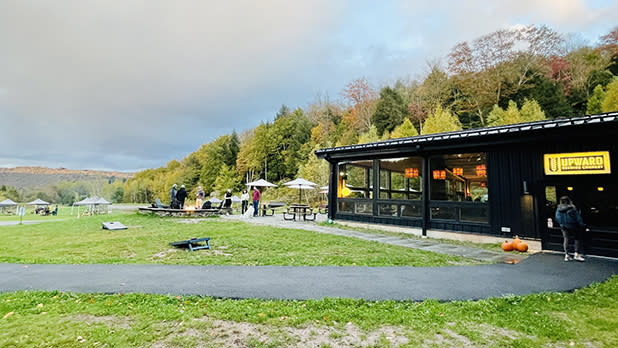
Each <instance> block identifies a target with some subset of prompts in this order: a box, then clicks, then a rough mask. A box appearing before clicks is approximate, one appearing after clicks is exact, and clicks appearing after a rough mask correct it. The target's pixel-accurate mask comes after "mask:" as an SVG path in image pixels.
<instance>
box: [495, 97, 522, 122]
mask: <svg viewBox="0 0 618 348" xmlns="http://www.w3.org/2000/svg"><path fill="white" fill-rule="evenodd" d="M521 122H522V119H521V114H520V113H519V110H518V109H517V103H515V102H514V101H512V100H511V101H509V106H508V108H507V109H506V110H503V109H502V108H501V107H499V106H498V105H494V108H493V109H492V110H491V112H490V113H489V115H488V116H487V125H488V126H504V125H507V124H514V123H521Z"/></svg>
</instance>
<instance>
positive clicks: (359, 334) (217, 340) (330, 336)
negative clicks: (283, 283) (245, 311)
mask: <svg viewBox="0 0 618 348" xmlns="http://www.w3.org/2000/svg"><path fill="white" fill-rule="evenodd" d="M204 321H205V322H206V323H207V324H208V325H207V328H205V329H194V328H187V329H184V330H183V331H182V332H177V333H172V334H171V335H169V336H168V337H166V338H165V339H164V340H161V341H158V342H155V343H154V344H153V345H152V347H153V348H169V347H176V346H177V343H176V342H178V341H182V340H184V339H186V338H190V339H191V341H192V342H195V345H194V346H195V347H212V346H220V347H247V346H254V345H256V343H257V344H259V345H266V346H286V347H299V348H300V347H303V348H304V347H316V348H317V347H333V348H336V347H350V346H354V347H373V346H375V345H378V344H380V343H385V342H388V344H389V345H390V346H391V347H398V346H401V345H403V344H407V343H409V339H408V338H407V337H406V335H405V329H404V328H398V327H392V326H385V327H381V328H379V329H377V330H372V331H369V332H365V331H363V330H361V329H360V328H359V327H358V326H356V325H354V324H352V323H348V324H346V325H343V326H336V327H333V326H307V327H301V328H294V327H273V326H270V325H262V324H253V323H247V322H240V323H239V322H234V321H227V320H211V319H208V318H204V319H197V320H194V322H195V323H194V324H196V323H199V322H202V323H203V322H204ZM169 325H170V326H173V325H174V324H172V323H169ZM191 325H192V323H187V326H191Z"/></svg>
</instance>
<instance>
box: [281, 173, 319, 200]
mask: <svg viewBox="0 0 618 348" xmlns="http://www.w3.org/2000/svg"><path fill="white" fill-rule="evenodd" d="M283 185H285V186H287V187H289V188H297V189H298V203H300V202H301V200H302V197H301V192H302V190H315V187H314V186H318V184H316V183H314V182H311V181H309V180H306V179H303V178H298V179H294V180H292V181H288V182H286V183H284V184H283Z"/></svg>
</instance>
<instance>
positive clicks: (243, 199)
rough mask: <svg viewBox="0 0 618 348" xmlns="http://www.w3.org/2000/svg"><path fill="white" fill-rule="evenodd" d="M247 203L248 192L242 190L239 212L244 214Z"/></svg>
mask: <svg viewBox="0 0 618 348" xmlns="http://www.w3.org/2000/svg"><path fill="white" fill-rule="evenodd" d="M248 205H249V193H248V192H247V190H242V194H241V195H240V211H241V214H244V213H245V212H246V211H247V208H248Z"/></svg>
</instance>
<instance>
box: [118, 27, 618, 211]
mask: <svg viewBox="0 0 618 348" xmlns="http://www.w3.org/2000/svg"><path fill="white" fill-rule="evenodd" d="M406 73H407V72H405V71H402V75H405V74H406ZM616 76H618V27H617V28H615V29H614V30H613V31H612V32H610V33H608V34H607V35H605V36H602V37H601V38H599V40H598V42H597V43H595V44H594V45H588V44H585V43H581V42H580V41H578V40H577V39H575V38H573V37H572V36H569V35H564V34H561V33H558V32H555V31H554V30H552V29H551V28H548V27H534V26H530V27H522V28H518V29H511V30H499V31H496V32H493V33H490V34H487V35H484V36H482V37H479V38H477V39H475V40H473V41H470V42H461V43H459V44H457V45H456V46H455V47H453V48H452V50H451V51H450V52H449V53H448V55H447V56H446V57H443V59H442V62H441V63H434V64H429V65H428V67H427V73H426V74H425V76H423V77H422V78H419V79H417V80H399V81H396V82H394V83H392V84H389V85H384V86H380V87H379V88H377V87H376V86H371V84H370V83H369V82H368V81H367V80H366V79H364V78H359V79H357V80H355V81H351V82H350V83H349V84H347V85H346V86H343V87H342V91H341V99H340V100H330V99H324V98H317V99H316V100H313V101H310V102H309V103H308V105H307V106H306V107H304V108H301V107H297V108H295V109H290V108H288V107H287V106H285V105H284V106H282V107H281V109H280V110H279V111H278V112H277V113H276V115H274V118H273V120H272V121H265V122H262V123H261V124H260V125H259V126H257V127H255V128H254V129H249V130H246V131H244V132H242V133H240V134H237V133H235V132H234V133H232V134H226V135H222V136H221V137H219V138H218V139H216V140H214V141H212V142H210V143H206V144H204V145H202V146H201V147H200V148H199V149H198V150H197V151H195V152H193V153H191V154H189V155H188V156H186V157H185V158H183V159H181V160H172V161H170V162H169V163H168V164H167V165H166V166H165V167H161V168H157V169H149V170H145V171H142V172H139V173H137V174H136V176H135V177H134V178H133V179H131V180H128V181H127V182H126V184H125V185H124V197H123V199H124V200H125V201H127V202H147V201H148V202H149V201H153V200H154V199H155V198H156V197H160V198H161V199H162V200H163V201H167V200H168V199H169V198H168V193H167V192H168V191H169V188H170V187H171V186H172V184H174V183H177V184H179V185H180V184H184V185H186V186H187V190H188V191H195V189H196V187H197V186H198V185H201V186H203V187H204V189H205V191H206V192H209V193H213V192H214V193H216V192H219V193H222V192H223V191H224V190H225V189H227V188H233V189H234V190H236V191H238V190H240V189H242V187H243V183H245V182H247V181H251V180H255V179H258V178H266V179H267V180H269V181H271V182H275V183H279V182H281V181H283V180H287V179H292V178H294V177H296V176H298V175H300V176H303V177H305V178H306V179H309V180H312V181H314V182H316V183H318V184H320V185H325V184H326V183H327V180H328V177H327V175H328V167H327V165H326V162H325V161H321V160H318V159H317V158H315V156H314V155H313V154H312V153H313V151H314V150H316V149H320V148H324V147H331V146H341V145H347V144H355V143H363V142H371V141H377V140H380V139H389V138H397V137H406V136H413V135H417V134H428V133H435V132H443V131H451V130H459V129H467V128H475V127H485V126H493V125H503V124H511V123H519V122H526V121H534V120H542V119H546V118H549V119H551V118H558V117H569V116H576V115H583V114H590V113H600V112H608V111H615V110H618V78H617V77H616ZM190 196H191V195H190Z"/></svg>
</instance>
